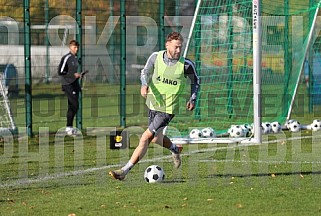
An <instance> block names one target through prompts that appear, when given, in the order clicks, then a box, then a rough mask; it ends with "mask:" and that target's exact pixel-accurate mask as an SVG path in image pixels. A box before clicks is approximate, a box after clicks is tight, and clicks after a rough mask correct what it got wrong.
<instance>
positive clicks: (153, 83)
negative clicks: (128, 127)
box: [109, 32, 199, 180]
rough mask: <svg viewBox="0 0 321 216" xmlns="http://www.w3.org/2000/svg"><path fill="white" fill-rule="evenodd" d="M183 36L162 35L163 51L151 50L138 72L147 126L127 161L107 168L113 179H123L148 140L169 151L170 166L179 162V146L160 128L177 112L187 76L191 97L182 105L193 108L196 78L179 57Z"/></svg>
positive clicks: (144, 148)
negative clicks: (118, 165) (111, 168)
mask: <svg viewBox="0 0 321 216" xmlns="http://www.w3.org/2000/svg"><path fill="white" fill-rule="evenodd" d="M182 44H183V37H182V35H181V34H180V33H178V32H172V33H170V34H169V35H168V36H167V38H166V50H163V51H159V52H154V53H152V54H151V55H150V57H149V58H148V60H147V62H146V65H145V67H144V68H143V69H142V71H141V84H142V85H141V90H140V93H141V95H142V96H143V97H144V98H146V105H147V107H148V108H149V111H148V112H149V113H148V129H146V130H145V132H144V133H143V134H142V136H141V138H140V140H139V144H138V146H137V147H136V149H135V150H134V152H133V154H132V156H131V158H130V160H129V161H128V162H127V164H126V165H125V166H123V167H122V168H121V169H119V170H114V171H110V172H109V175H111V176H112V177H113V178H114V179H118V180H123V179H124V178H125V176H126V175H127V174H128V172H129V170H130V169H131V168H132V167H133V166H134V165H135V164H137V163H138V161H139V160H140V159H142V158H143V157H144V155H145V153H146V151H147V148H148V145H149V143H150V142H154V143H156V144H159V145H161V146H163V147H164V148H167V149H169V150H170V151H171V153H172V157H173V161H174V166H175V167H176V168H179V167H180V165H181V157H180V152H181V150H182V147H181V146H176V145H175V144H173V143H172V142H171V140H170V139H169V138H168V137H167V136H166V135H164V134H163V130H164V128H165V127H166V126H167V125H168V124H169V122H170V121H171V120H172V119H173V117H174V115H175V114H177V113H178V108H179V107H178V106H179V98H180V97H181V96H183V95H184V89H185V85H186V82H187V79H186V78H187V77H189V79H190V80H191V96H190V98H189V100H188V102H187V104H186V107H187V109H188V110H190V111H192V110H193V109H194V108H195V102H196V96H197V92H198V88H199V78H198V76H197V74H196V70H195V65H194V63H193V62H192V61H191V60H189V59H187V58H184V57H182V56H181V52H182Z"/></svg>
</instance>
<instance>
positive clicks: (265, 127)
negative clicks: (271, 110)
mask: <svg viewBox="0 0 321 216" xmlns="http://www.w3.org/2000/svg"><path fill="white" fill-rule="evenodd" d="M271 130H272V126H271V123H270V122H262V133H263V134H269V133H271Z"/></svg>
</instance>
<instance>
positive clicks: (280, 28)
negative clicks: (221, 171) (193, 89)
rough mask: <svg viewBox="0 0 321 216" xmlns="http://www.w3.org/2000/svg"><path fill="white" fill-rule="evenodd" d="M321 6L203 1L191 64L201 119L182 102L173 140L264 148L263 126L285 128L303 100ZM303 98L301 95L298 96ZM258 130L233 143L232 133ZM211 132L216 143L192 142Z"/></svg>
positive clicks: (170, 131)
mask: <svg viewBox="0 0 321 216" xmlns="http://www.w3.org/2000/svg"><path fill="white" fill-rule="evenodd" d="M318 7H319V0H318V1H317V0H315V1H313V0H310V2H309V1H307V2H306V1H304V2H302V1H299V0H291V1H287V0H277V1H273V2H271V1H260V0H253V1H252V0H241V1H239V0H224V1H223V0H219V1H210V0H199V1H198V3H197V7H196V10H195V14H194V17H193V23H192V25H191V30H190V33H189V35H188V38H187V43H186V49H185V52H184V56H186V57H187V58H190V59H191V60H193V61H194V62H195V63H196V67H197V72H198V74H199V77H200V83H201V86H200V91H199V95H198V101H197V104H196V109H197V112H195V114H190V112H188V111H186V109H185V106H184V103H185V101H182V102H181V103H182V106H181V110H180V112H179V114H178V115H176V116H175V118H174V119H173V121H172V122H171V124H170V126H169V127H168V128H167V130H166V134H167V135H168V136H169V137H170V138H171V139H172V141H173V142H174V143H212V142H213V143H230V142H253V143H261V142H262V130H261V127H262V126H261V125H262V124H261V123H262V122H273V121H278V122H280V123H281V124H284V123H285V121H286V119H287V116H288V113H289V112H290V110H291V108H292V107H293V104H292V102H291V101H293V98H295V95H296V94H298V90H297V85H298V83H297V81H298V79H299V77H300V75H301V70H302V67H301V66H302V63H303V61H304V58H305V53H306V50H303V49H298V47H303V45H306V44H309V43H311V40H309V37H310V36H309V35H310V32H311V31H312V28H314V27H313V26H312V25H310V24H309V22H308V17H309V16H311V14H314V15H317V12H318ZM299 93H302V92H299ZM240 124H248V125H253V126H254V135H253V136H251V137H250V138H249V137H246V138H239V139H231V138H229V137H227V131H228V129H229V128H230V127H231V125H240ZM205 127H212V128H213V129H214V130H215V132H216V135H218V136H217V138H211V139H208V138H199V139H190V138H189V136H188V135H189V132H190V131H191V129H193V128H205Z"/></svg>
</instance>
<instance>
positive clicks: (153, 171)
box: [144, 165, 165, 183]
mask: <svg viewBox="0 0 321 216" xmlns="http://www.w3.org/2000/svg"><path fill="white" fill-rule="evenodd" d="M144 179H145V181H146V182H148V183H156V182H162V181H163V180H164V179H165V172H164V170H163V168H161V167H160V166H158V165H150V166H149V167H147V168H146V170H145V172H144Z"/></svg>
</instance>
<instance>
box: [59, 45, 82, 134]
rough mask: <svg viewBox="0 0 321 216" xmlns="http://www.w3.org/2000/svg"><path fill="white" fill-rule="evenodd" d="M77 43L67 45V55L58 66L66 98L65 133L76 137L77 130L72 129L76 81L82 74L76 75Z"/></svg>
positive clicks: (76, 89) (78, 89)
mask: <svg viewBox="0 0 321 216" xmlns="http://www.w3.org/2000/svg"><path fill="white" fill-rule="evenodd" d="M78 48H79V43H78V42H77V41H76V40H71V41H70V43H69V50H70V51H69V53H67V54H66V55H64V56H63V57H62V58H61V61H60V64H59V66H58V74H59V76H60V77H61V84H62V91H64V93H65V95H66V96H67V97H68V110H67V124H66V133H67V134H68V135H76V134H77V129H75V128H73V121H74V117H75V115H76V113H77V111H78V107H79V101H78V96H79V92H80V91H81V87H80V84H79V82H78V79H79V78H81V77H82V74H80V73H77V70H78V59H77V52H78Z"/></svg>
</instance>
